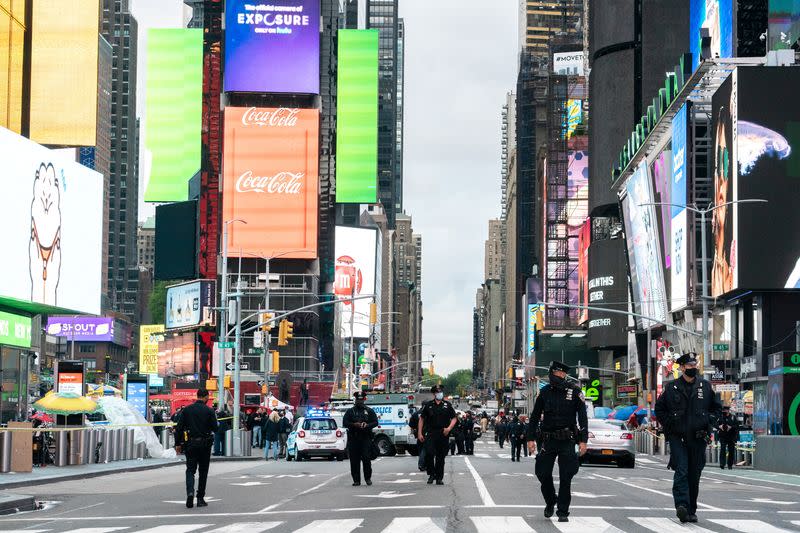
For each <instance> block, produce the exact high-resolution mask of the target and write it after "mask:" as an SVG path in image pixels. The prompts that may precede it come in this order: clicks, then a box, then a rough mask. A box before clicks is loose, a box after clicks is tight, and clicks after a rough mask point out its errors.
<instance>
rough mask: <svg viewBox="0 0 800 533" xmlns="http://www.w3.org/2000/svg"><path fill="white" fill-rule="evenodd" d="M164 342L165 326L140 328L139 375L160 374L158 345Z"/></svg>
mask: <svg viewBox="0 0 800 533" xmlns="http://www.w3.org/2000/svg"><path fill="white" fill-rule="evenodd" d="M162 340H164V324H145V325H142V326H139V373H140V374H155V373H157V372H158V343H159V342H160V341H162Z"/></svg>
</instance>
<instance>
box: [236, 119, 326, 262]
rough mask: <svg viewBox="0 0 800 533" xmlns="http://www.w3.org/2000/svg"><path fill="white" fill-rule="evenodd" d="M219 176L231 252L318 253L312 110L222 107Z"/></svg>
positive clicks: (315, 124)
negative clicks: (222, 153)
mask: <svg viewBox="0 0 800 533" xmlns="http://www.w3.org/2000/svg"><path fill="white" fill-rule="evenodd" d="M223 178H224V182H223V217H224V220H234V219H242V220H244V221H246V222H247V224H232V225H230V226H229V227H228V232H229V233H228V254H229V255H230V256H231V257H239V256H240V255H243V256H245V257H252V256H253V255H257V256H278V255H279V256H281V257H284V258H296V259H314V258H316V257H317V217H318V215H317V210H318V189H319V110H316V109H292V108H263V107H249V108H245V107H227V108H225V157H224V163H223Z"/></svg>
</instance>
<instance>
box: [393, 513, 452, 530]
mask: <svg viewBox="0 0 800 533" xmlns="http://www.w3.org/2000/svg"><path fill="white" fill-rule="evenodd" d="M382 533H444V530H443V529H442V528H441V527H439V526H438V525H436V522H434V521H433V519H431V518H428V517H417V516H411V517H403V518H395V519H393V520H392V521H391V523H390V524H389V525H388V526H386V529H384V530H383V531H382Z"/></svg>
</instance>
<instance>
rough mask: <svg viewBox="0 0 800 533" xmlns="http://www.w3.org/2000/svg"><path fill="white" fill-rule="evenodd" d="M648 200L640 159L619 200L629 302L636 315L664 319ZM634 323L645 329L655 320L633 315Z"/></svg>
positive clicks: (649, 187) (646, 177) (651, 208)
mask: <svg viewBox="0 0 800 533" xmlns="http://www.w3.org/2000/svg"><path fill="white" fill-rule="evenodd" d="M652 203H654V199H653V186H652V183H651V182H650V177H649V173H648V171H647V162H645V161H642V163H641V164H640V165H639V166H638V167H637V168H636V171H635V172H634V173H633V175H632V176H631V177H630V178H629V179H628V182H627V183H626V184H625V196H624V198H623V200H622V211H623V218H624V220H625V240H626V243H627V248H628V263H629V265H630V273H631V284H632V286H633V302H634V306H635V311H636V312H637V313H638V314H640V315H644V316H647V317H651V318H654V319H656V320H658V321H664V320H666V318H667V301H666V291H665V289H664V271H663V269H662V268H661V264H662V263H661V247H660V246H659V240H658V227H657V218H656V210H655V207H654V206H652V205H647V204H652ZM590 266H591V264H590ZM590 284H591V281H590ZM589 290H591V288H590V289H589ZM589 301H591V297H590V298H589ZM636 324H637V326H638V327H639V328H645V329H646V328H650V327H652V326H654V325H655V324H656V323H655V322H653V321H652V320H643V319H641V318H637V319H636Z"/></svg>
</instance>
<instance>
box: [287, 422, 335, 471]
mask: <svg viewBox="0 0 800 533" xmlns="http://www.w3.org/2000/svg"><path fill="white" fill-rule="evenodd" d="M311 457H327V458H329V459H336V460H338V461H341V460H343V459H344V458H345V457H347V432H346V431H345V430H343V429H341V428H340V426H339V424H337V422H336V420H335V419H334V417H332V416H315V417H299V418H297V419H296V420H295V421H294V424H293V425H292V431H291V433H289V437H288V438H287V439H286V460H287V461H292V460H294V459H297V460H298V461H302V460H303V459H310V458H311Z"/></svg>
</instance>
